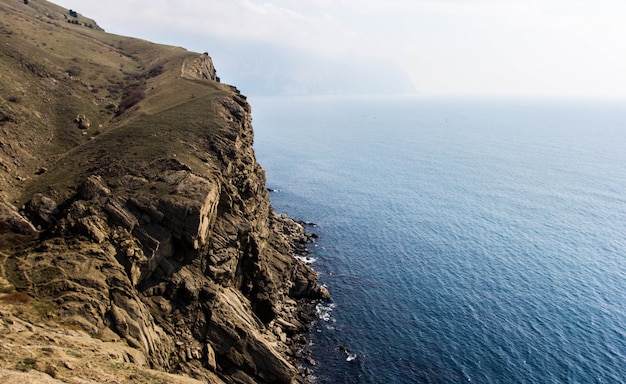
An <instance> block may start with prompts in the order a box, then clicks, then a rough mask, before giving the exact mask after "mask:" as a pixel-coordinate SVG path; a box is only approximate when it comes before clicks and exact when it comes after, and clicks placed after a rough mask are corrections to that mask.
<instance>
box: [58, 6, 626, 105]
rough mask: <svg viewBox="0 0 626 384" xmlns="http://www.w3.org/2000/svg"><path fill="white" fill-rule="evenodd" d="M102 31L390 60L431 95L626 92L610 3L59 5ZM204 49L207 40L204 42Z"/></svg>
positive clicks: (616, 9)
mask: <svg viewBox="0 0 626 384" xmlns="http://www.w3.org/2000/svg"><path fill="white" fill-rule="evenodd" d="M58 3H61V4H64V5H65V6H67V7H74V8H75V9H76V10H78V11H79V12H82V13H84V14H86V15H88V16H90V17H93V18H95V19H96V20H97V21H98V22H99V23H100V24H101V25H102V26H103V27H104V28H105V29H107V30H109V31H111V32H114V33H122V34H127V35H131V36H138V37H142V38H147V39H151V40H156V41H159V42H166V43H169V44H176V45H181V46H186V47H188V48H191V49H194V47H189V46H188V43H187V42H188V41H192V40H193V41H197V40H198V39H199V38H201V37H203V36H205V37H206V39H207V41H215V40H216V39H224V40H226V39H227V40H240V41H248V42H255V41H256V42H259V43H265V44H273V45H275V46H278V47H283V49H288V50H292V51H294V52H308V53H310V54H314V55H317V56H321V57H353V58H356V59H357V60H358V59H361V60H366V59H368V58H376V57H378V58H380V57H383V58H387V59H388V60H389V61H394V62H396V63H399V64H400V65H402V66H403V67H404V68H405V70H406V71H407V72H408V73H409V74H410V76H411V78H412V79H413V81H414V82H415V84H416V86H417V88H418V89H420V90H422V91H424V92H432V93H442V92H443V93H447V92H451V93H519V94H522V93H523V94H533V93H534V94H542V93H543V94H563V95H574V94H589V95H602V94H603V95H614V96H615V95H618V94H620V95H624V96H626V78H625V77H624V75H622V72H624V70H623V68H625V67H626V49H625V48H626V47H625V46H624V45H626V43H625V42H624V41H623V36H626V23H624V22H623V20H622V19H621V18H622V15H625V14H626V3H623V2H621V1H618V0H570V1H565V0H541V1H540V0H525V1H522V0H441V1H435V0H426V1H420V0H417V1H408V0H388V1H367V0H361V1H356V0H334V1H331V0H306V1H298V2H294V1H287V0H213V1H211V2H205V1H199V0H177V1H171V0H156V1H146V0H124V1H122V0H109V1H107V2H101V1H96V0H87V1H84V0H83V1H80V2H78V1H77V0H61V1H59V2H58ZM201 49H202V50H209V51H210V50H211V48H210V47H206V48H204V47H203V48H201Z"/></svg>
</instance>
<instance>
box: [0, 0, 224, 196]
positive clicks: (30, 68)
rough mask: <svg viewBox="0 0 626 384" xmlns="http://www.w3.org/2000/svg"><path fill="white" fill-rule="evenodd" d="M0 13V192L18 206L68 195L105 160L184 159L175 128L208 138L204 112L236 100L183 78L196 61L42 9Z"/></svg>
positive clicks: (41, 4) (12, 8)
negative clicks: (66, 189) (62, 188)
mask: <svg viewBox="0 0 626 384" xmlns="http://www.w3.org/2000/svg"><path fill="white" fill-rule="evenodd" d="M0 11H1V13H2V15H3V17H1V18H0V188H1V189H2V192H1V193H2V197H3V198H4V199H5V200H6V201H9V202H12V203H14V204H18V205H20V204H22V203H24V202H25V201H27V200H29V199H30V197H31V196H32V195H33V193H35V192H37V191H40V190H42V189H43V188H46V187H47V186H48V185H49V184H50V183H60V184H63V185H66V186H67V185H72V184H73V183H74V182H75V180H76V177H78V176H79V175H80V174H81V173H82V172H85V171H86V170H88V169H90V168H93V167H94V166H98V165H99V163H101V162H103V161H107V158H106V157H103V156H102V155H101V154H102V153H107V156H109V157H110V156H121V157H123V158H127V159H129V160H132V159H135V158H142V157H152V156H154V155H155V154H166V153H167V152H170V153H174V152H175V151H180V150H181V149H184V148H183V147H184V146H185V145H187V146H188V145H189V144H183V143H181V142H180V140H176V138H174V137H172V131H171V128H172V127H173V126H176V125H180V124H179V122H180V121H182V120H183V118H184V120H185V125H184V127H180V128H181V129H184V130H186V131H187V132H186V133H184V135H183V136H187V137H189V135H192V136H193V135H197V134H199V133H198V132H194V124H193V121H198V122H199V124H198V125H197V126H198V127H199V126H202V127H203V130H204V131H203V132H202V133H201V134H202V135H206V134H207V132H206V127H207V124H206V123H207V122H212V121H214V114H215V110H213V109H211V108H210V107H207V106H210V105H211V100H214V99H215V98H216V97H218V96H219V95H223V94H226V93H231V92H232V90H231V89H230V88H229V87H227V86H224V85H222V84H219V83H217V82H214V81H213V82H211V81H196V80H192V79H185V78H183V77H181V75H180V68H181V65H182V63H183V61H184V60H186V59H190V58H193V57H197V56H198V55H199V54H198V53H192V52H188V51H186V50H184V49H182V48H178V47H170V46H163V45H158V44H153V43H150V42H147V41H143V40H138V39H133V38H128V37H122V36H117V35H113V34H108V33H105V32H104V31H102V30H101V29H100V28H99V27H98V26H97V24H96V22H95V21H93V20H91V19H87V18H84V17H83V16H82V15H81V14H80V13H78V14H76V16H77V17H74V16H72V14H73V12H70V10H67V9H64V8H61V7H58V6H56V5H54V4H52V3H48V2H45V1H30V2H29V4H24V2H23V1H9V0H0ZM76 23H77V24H76ZM83 116H84V118H85V119H81V117H83ZM77 118H78V119H77ZM164 127H167V128H168V130H167V131H168V132H169V133H167V132H166V133H164V131H165V130H164ZM216 128H218V127H216ZM138 141H139V142H138ZM131 142H132V143H133V145H132V147H131V146H129V144H128V143H131ZM134 148H142V149H141V150H135V149H134ZM48 170H51V171H48Z"/></svg>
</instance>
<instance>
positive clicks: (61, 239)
mask: <svg viewBox="0 0 626 384" xmlns="http://www.w3.org/2000/svg"><path fill="white" fill-rule="evenodd" d="M0 10H1V12H2V18H0V292H2V293H0V338H1V339H2V340H3V343H1V346H0V355H1V356H2V357H3V358H2V359H0V378H2V381H4V382H7V380H8V382H10V381H15V382H18V381H24V382H28V380H31V381H30V382H60V381H61V382H85V381H89V380H91V381H96V382H102V381H107V380H109V379H110V377H115V380H116V382H120V383H126V382H128V383H130V382H133V383H142V382H154V383H156V382H180V383H190V382H198V381H200V382H210V383H251V382H261V383H292V382H305V381H307V380H308V379H307V377H306V376H307V372H308V371H306V370H304V368H302V367H303V366H301V369H298V368H296V362H298V361H299V359H301V358H302V357H303V356H304V354H306V350H305V349H303V345H302V343H303V342H304V341H306V338H305V336H304V334H305V333H306V331H307V329H308V323H309V321H310V320H309V315H310V313H311V312H310V311H311V305H312V304H313V303H314V302H315V301H316V300H325V299H328V292H326V290H325V289H324V288H323V287H320V286H318V285H317V284H316V282H317V275H316V274H315V272H314V271H313V270H311V269H310V268H309V267H308V266H307V265H305V264H304V263H302V262H301V261H299V260H297V259H296V258H294V257H293V254H296V253H302V252H306V248H305V246H306V243H307V242H310V241H312V237H311V236H309V235H307V234H306V233H305V231H304V226H303V225H302V224H299V223H296V222H294V221H293V220H291V219H289V218H287V217H284V216H279V215H277V214H276V213H274V211H273V209H272V207H271V205H270V202H269V195H268V191H267V189H266V188H265V174H264V171H263V169H262V168H261V167H260V165H259V164H258V163H257V162H256V159H255V156H254V151H253V149H252V143H253V130H252V125H251V117H250V106H249V105H248V103H247V100H246V98H245V97H244V96H243V95H241V94H240V93H239V91H238V90H237V89H235V88H234V87H232V86H229V85H226V84H222V83H220V81H219V77H218V76H217V73H216V71H215V68H214V66H213V62H212V60H211V58H210V56H209V55H208V54H206V53H204V54H200V53H193V52H188V51H186V50H185V49H182V48H179V47H171V46H164V45H158V44H153V43H150V42H148V41H144V40H138V39H133V38H128V37H123V36H117V35H112V34H107V33H105V32H104V31H103V30H102V29H101V28H100V27H98V25H97V23H96V22H95V21H94V20H91V19H88V18H85V17H83V16H82V15H81V14H80V13H78V12H77V11H76V10H71V11H70V10H67V9H64V8H61V7H58V6H56V5H54V4H52V3H49V2H46V1H35V0H31V1H9V0H0ZM181 375H184V376H181Z"/></svg>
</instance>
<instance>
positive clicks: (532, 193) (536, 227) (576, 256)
mask: <svg viewBox="0 0 626 384" xmlns="http://www.w3.org/2000/svg"><path fill="white" fill-rule="evenodd" d="M250 103H251V104H252V108H253V125H254V128H255V138H256V139H255V150H256V154H257V159H258V161H259V162H260V163H261V165H262V166H263V167H264V168H265V169H266V171H267V186H268V187H269V188H271V189H273V190H275V192H273V193H272V194H271V198H272V202H273V204H274V207H275V208H276V210H277V211H278V212H281V213H283V212H284V213H287V214H288V215H290V216H291V217H294V218H296V219H299V220H304V221H308V222H313V223H315V224H316V226H314V227H310V228H309V231H310V232H314V233H317V234H318V235H319V236H320V238H319V239H318V241H317V242H316V243H315V244H312V245H311V247H310V248H311V250H312V251H313V254H312V255H311V257H312V259H314V262H313V267H314V268H315V269H316V270H317V271H318V272H319V274H320V276H321V282H322V283H323V284H325V285H326V286H327V287H328V289H329V291H330V292H331V295H332V303H328V304H326V305H324V306H320V307H319V308H318V310H319V319H318V321H317V322H316V323H315V325H314V326H313V329H312V332H311V340H312V345H311V346H310V348H311V350H312V351H313V358H314V359H315V362H316V364H315V366H314V367H312V369H313V372H314V375H315V376H316V377H317V378H318V380H319V382H321V383H467V382H474V383H625V382H626V103H624V104H618V103H600V102H582V101H578V102H575V101H568V102H557V101H519V100H518V101H513V100H508V101H502V100H500V101H497V100H491V101H489V100H465V101H464V100H446V99H441V100H429V99H424V98H417V97H413V98H411V97H405V98H400V97H398V98H391V97H389V98H384V97H380V98H376V97H352V98H348V97H345V98H342V97H318V98H315V97H309V98H252V99H250Z"/></svg>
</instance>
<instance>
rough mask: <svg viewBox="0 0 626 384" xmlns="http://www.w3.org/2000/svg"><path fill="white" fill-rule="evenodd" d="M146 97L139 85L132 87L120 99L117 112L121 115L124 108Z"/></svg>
mask: <svg viewBox="0 0 626 384" xmlns="http://www.w3.org/2000/svg"><path fill="white" fill-rule="evenodd" d="M144 97H146V93H145V92H144V90H143V89H142V88H141V87H137V88H134V89H133V90H131V91H130V92H128V94H127V95H126V96H125V97H124V98H123V99H122V102H121V103H120V107H119V109H118V112H117V114H118V115H121V114H122V113H124V111H125V110H127V109H128V108H130V107H132V106H133V105H135V104H137V103H139V102H140V101H141V100H143V99H144Z"/></svg>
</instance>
